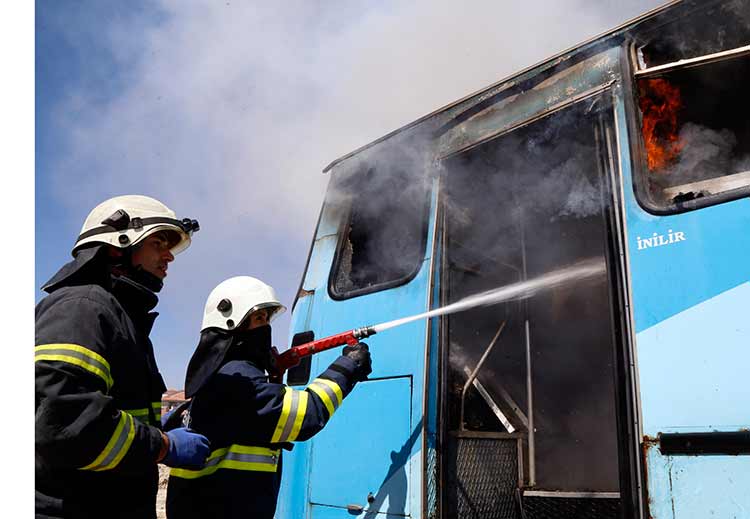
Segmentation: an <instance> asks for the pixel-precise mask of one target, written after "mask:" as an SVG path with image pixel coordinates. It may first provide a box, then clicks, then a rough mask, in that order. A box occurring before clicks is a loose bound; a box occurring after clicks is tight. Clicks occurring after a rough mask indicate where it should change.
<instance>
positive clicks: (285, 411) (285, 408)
mask: <svg viewBox="0 0 750 519" xmlns="http://www.w3.org/2000/svg"><path fill="white" fill-rule="evenodd" d="M292 391H293V389H290V388H288V387H285V388H284V403H283V404H282V407H281V416H279V421H278V422H276V429H274V431H273V436H272V437H271V443H277V442H279V441H280V438H281V434H282V433H283V432H284V427H285V426H286V422H287V420H289V412H290V411H291V409H292Z"/></svg>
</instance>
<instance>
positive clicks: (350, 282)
mask: <svg viewBox="0 0 750 519" xmlns="http://www.w3.org/2000/svg"><path fill="white" fill-rule="evenodd" d="M427 186H428V184H427V179H426V178H425V177H424V164H423V163H422V161H421V159H420V158H419V157H418V156H415V155H412V154H409V153H406V152H404V151H391V152H384V153H381V154H379V155H378V158H377V159H373V161H371V162H368V163H365V164H362V165H360V166H358V167H357V168H356V170H355V171H354V173H353V174H352V175H350V176H348V177H345V178H343V179H342V180H339V181H338V183H337V184H336V185H335V187H334V192H333V193H329V196H328V198H329V200H330V201H331V203H335V204H339V205H340V206H341V207H342V208H345V210H346V211H348V213H347V214H348V218H346V219H345V221H344V230H343V232H342V233H341V242H340V243H339V245H338V249H337V253H336V259H335V260H334V263H333V268H332V271H331V277H330V285H329V286H330V292H331V295H332V296H333V297H335V298H338V299H343V298H346V297H353V296H356V295H360V294H363V293H367V292H371V291H374V290H382V289H384V288H388V287H390V286H395V285H397V284H400V283H404V282H406V281H407V280H408V279H409V278H410V277H411V276H412V275H413V274H415V273H416V271H417V270H418V268H419V265H420V262H421V260H422V258H423V255H424V245H425V240H426V236H427V214H428V210H429V197H428V194H429V193H428V189H427Z"/></svg>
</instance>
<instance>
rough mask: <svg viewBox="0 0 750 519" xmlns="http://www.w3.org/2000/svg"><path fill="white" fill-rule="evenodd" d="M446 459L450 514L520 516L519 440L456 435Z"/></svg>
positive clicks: (460, 518) (473, 518) (460, 517)
mask: <svg viewBox="0 0 750 519" xmlns="http://www.w3.org/2000/svg"><path fill="white" fill-rule="evenodd" d="M447 461H448V463H447V467H446V469H447V470H446V476H447V479H448V482H449V485H448V489H449V490H447V494H448V496H447V497H448V499H447V501H448V503H447V505H448V515H447V517H455V518H457V519H520V516H519V514H518V505H517V502H516V498H515V492H516V488H517V487H518V441H517V440H515V439H507V440H506V439H485V438H454V439H452V440H451V441H450V450H449V457H448V460H447Z"/></svg>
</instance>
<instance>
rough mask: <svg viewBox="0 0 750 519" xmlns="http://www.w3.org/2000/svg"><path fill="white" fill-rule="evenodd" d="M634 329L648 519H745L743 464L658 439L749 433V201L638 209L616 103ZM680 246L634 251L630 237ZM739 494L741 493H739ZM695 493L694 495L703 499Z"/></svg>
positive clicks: (749, 503)
mask: <svg viewBox="0 0 750 519" xmlns="http://www.w3.org/2000/svg"><path fill="white" fill-rule="evenodd" d="M616 116H617V124H618V127H619V129H620V143H619V144H620V150H621V155H620V157H619V159H620V166H621V175H622V185H623V186H624V190H623V193H624V205H625V210H626V222H627V243H628V257H629V270H630V283H631V297H632V308H633V315H632V318H633V322H634V328H635V332H636V344H635V347H636V358H637V374H638V380H639V387H638V394H639V396H640V402H641V424H640V426H641V429H642V432H643V446H644V447H643V448H644V450H645V457H644V458H645V460H646V467H644V471H645V474H646V476H647V482H646V483H647V495H648V503H649V509H648V512H649V513H650V516H651V517H653V518H654V519H667V518H669V519H672V518H677V519H683V518H696V519H698V518H705V517H750V515H748V510H749V509H750V497H749V494H748V492H747V491H746V490H744V489H747V488H750V486H749V485H750V457H747V456H710V457H706V456H663V455H662V454H661V453H660V452H659V449H658V447H656V445H655V440H654V439H653V438H655V437H657V436H658V434H659V433H666V432H710V431H715V430H719V431H733V430H740V429H743V428H747V427H749V426H750V413H748V405H747V402H748V401H750V386H749V385H748V384H747V374H746V369H744V367H746V366H747V365H749V363H750V347H749V346H750V325H748V321H747V308H749V307H750V306H749V305H750V283H749V281H750V262H748V261H747V258H748V257H749V256H750V233H749V232H748V229H750V200H748V199H740V200H735V201H733V202H727V203H723V204H720V205H715V206H710V207H706V208H704V209H701V210H697V211H691V212H687V213H682V214H675V215H666V216H656V215H653V214H650V213H648V212H646V211H645V210H644V209H643V208H642V207H641V206H640V205H639V204H638V201H637V199H636V195H635V192H634V190H633V188H632V186H633V182H634V178H633V168H634V164H633V163H632V162H631V158H630V156H629V151H628V150H629V149H630V145H629V142H628V141H629V139H631V138H639V136H631V135H628V134H627V132H626V131H625V128H627V124H626V116H625V107H624V102H623V100H622V99H621V98H620V99H619V101H618V103H617V105H616ZM670 232H671V233H673V234H674V233H675V232H682V233H683V234H684V238H685V239H684V240H680V241H676V242H673V243H667V244H666V245H661V246H659V247H652V248H643V247H642V246H641V248H639V239H643V238H652V237H654V235H656V236H657V237H658V236H665V239H663V241H666V242H668V241H669V239H668V236H669V234H670ZM740 489H743V490H740ZM699 496H703V497H702V498H701V497H699Z"/></svg>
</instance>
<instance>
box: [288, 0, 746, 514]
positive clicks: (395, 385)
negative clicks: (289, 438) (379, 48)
mask: <svg viewBox="0 0 750 519" xmlns="http://www.w3.org/2000/svg"><path fill="white" fill-rule="evenodd" d="M749 89H750V1H748V0H731V1H721V2H719V1H711V0H701V1H690V0H683V1H674V2H671V3H669V4H667V5H664V6H663V7H661V8H658V9H655V10H653V11H651V12H649V13H646V14H644V15H643V16H641V17H639V18H637V19H635V20H633V21H631V22H629V23H627V24H625V25H623V26H621V27H618V28H616V29H613V30H612V31H610V32H608V33H606V34H604V35H602V36H600V37H597V38H595V39H592V40H590V41H587V42H585V43H583V44H581V45H579V46H577V47H575V48H573V49H570V50H567V51H565V52H563V53H561V54H559V55H556V56H553V57H552V58H550V59H548V60H546V61H544V62H543V63H540V64H538V65H535V66H533V67H530V68H528V69H526V70H524V71H521V72H519V73H518V74H516V75H514V76H512V77H510V78H507V79H504V80H502V81H500V82H498V83H496V84H493V85H490V86H489V87H487V88H485V89H484V90H482V91H480V92H477V93H475V94H472V95H469V96H467V97H465V98H463V99H461V100H459V101H456V102H455V103H452V104H450V105H448V106H446V107H444V108H441V109H439V110H437V111H435V112H433V113H431V114H429V115H427V116H425V117H422V118H421V119H419V120H417V121H415V122H413V123H411V124H409V125H407V126H405V127H403V128H401V129H399V130H397V131H394V132H392V133H390V134H388V135H386V136H384V137H382V138H381V139H378V140H377V141H375V142H373V143H371V144H369V145H366V146H364V147H362V148H360V149H358V150H356V151H354V152H352V153H349V154H348V155H346V156H344V157H342V158H340V159H338V160H336V161H334V162H333V163H332V164H331V165H329V166H328V167H327V168H326V169H325V172H327V173H328V174H329V175H330V182H329V187H328V191H327V195H326V198H325V202H324V204H323V207H322V209H321V213H320V217H319V222H318V224H317V229H316V232H315V236H314V238H313V242H312V245H311V249H310V253H309V258H308V261H307V266H306V270H305V273H304V276H303V280H302V282H301V286H300V289H299V293H298V295H297V299H296V301H295V304H294V309H293V314H292V324H291V326H292V334H296V335H295V337H297V342H299V341H300V340H302V339H303V338H308V339H309V337H311V336H312V335H313V334H314V336H315V337H316V338H322V337H325V336H327V335H332V334H335V333H339V332H342V331H346V330H349V329H352V328H355V327H359V326H365V325H373V324H377V323H381V322H385V321H389V320H392V319H397V318H400V317H404V316H409V315H413V314H418V313H421V312H424V311H427V310H430V309H435V308H439V307H442V306H444V305H446V304H450V303H452V302H455V301H457V300H459V299H461V298H463V297H465V296H467V295H471V294H475V293H479V292H482V291H486V290H488V289H492V288H495V287H500V286H504V285H508V284H511V283H517V282H522V281H525V280H532V279H535V278H536V277H538V276H540V275H543V274H545V273H548V272H551V271H554V270H556V269H559V268H562V267H565V266H568V265H573V264H576V263H577V262H579V261H581V260H598V261H601V262H602V263H603V264H604V265H605V266H606V273H605V274H603V275H601V276H600V277H597V278H594V279H586V280H582V281H580V282H573V283H569V284H565V285H560V286H557V287H554V288H551V289H549V290H544V291H540V292H538V293H535V294H534V295H533V296H531V297H528V298H526V299H524V300H515V301H509V302H505V303H501V304H496V305H493V306H486V307H477V308H474V309H471V310H468V311H465V312H461V313H455V314H452V315H444V316H442V317H435V318H432V319H427V320H421V321H415V322H411V323H409V324H407V325H404V326H401V327H397V328H392V329H390V330H387V331H385V332H383V333H380V334H378V335H375V336H373V337H371V338H369V339H368V340H367V342H368V343H369V345H370V348H371V351H372V352H373V353H372V354H373V366H374V371H373V373H372V374H371V376H370V378H369V380H368V381H366V382H363V383H361V384H359V385H358V386H357V387H356V389H355V390H354V391H353V393H352V394H351V395H350V396H349V397H348V399H347V401H346V403H345V404H344V405H343V406H342V407H341V409H339V410H338V411H337V413H336V414H335V415H334V416H333V417H332V419H331V421H330V423H329V424H328V426H327V428H326V429H325V430H324V431H322V432H321V433H320V434H319V435H317V436H316V437H315V438H313V439H312V440H311V441H308V442H305V443H301V444H298V445H296V446H295V448H294V450H293V451H292V452H291V453H289V454H288V455H285V459H284V471H283V483H282V491H281V496H280V499H279V511H278V513H277V517H279V518H285V519H301V518H310V519H345V518H351V517H367V518H373V519H374V518H376V517H377V518H381V519H385V518H392V517H393V518H395V517H412V518H423V519H437V518H443V519H447V518H472V519H474V518H498V519H505V518H513V519H526V518H528V519H531V518H555V519H567V518H576V519H578V518H643V519H646V518H654V519H683V518H701V519H704V518H708V517H717V518H739V517H750V490H749V489H750V457H749V456H748V454H750V432H749V431H750V383H748V380H749V379H750V375H749V374H748V373H749V372H750V371H749V367H750V324H749V323H750V313H749V311H748V309H750V197H748V195H749V194H750V96H748V95H747V94H748V91H749ZM336 355H338V351H334V350H331V351H327V352H324V353H322V354H319V355H317V356H315V357H313V358H308V359H307V361H306V362H304V363H302V364H300V365H299V366H298V367H296V368H294V369H293V370H291V371H290V372H289V373H288V374H287V382H288V383H289V384H290V385H294V386H304V385H305V384H307V383H308V382H309V381H310V374H311V373H312V374H313V375H316V374H317V373H319V372H320V371H321V370H322V369H324V368H325V366H327V365H328V364H329V363H330V362H331V361H332V360H333V359H334V358H335V356H336Z"/></svg>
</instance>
